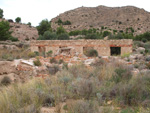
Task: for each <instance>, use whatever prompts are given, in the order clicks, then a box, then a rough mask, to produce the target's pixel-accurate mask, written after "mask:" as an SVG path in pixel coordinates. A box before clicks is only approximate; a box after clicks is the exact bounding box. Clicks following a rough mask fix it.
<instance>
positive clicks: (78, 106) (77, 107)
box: [67, 100, 99, 113]
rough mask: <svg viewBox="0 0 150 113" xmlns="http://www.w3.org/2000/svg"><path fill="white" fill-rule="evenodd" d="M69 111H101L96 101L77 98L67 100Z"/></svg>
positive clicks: (91, 112) (73, 112) (86, 112)
mask: <svg viewBox="0 0 150 113" xmlns="http://www.w3.org/2000/svg"><path fill="white" fill-rule="evenodd" d="M67 109H68V112H69V113H99V110H98V103H97V102H96V101H86V100H77V101H75V100H74V101H71V102H67Z"/></svg>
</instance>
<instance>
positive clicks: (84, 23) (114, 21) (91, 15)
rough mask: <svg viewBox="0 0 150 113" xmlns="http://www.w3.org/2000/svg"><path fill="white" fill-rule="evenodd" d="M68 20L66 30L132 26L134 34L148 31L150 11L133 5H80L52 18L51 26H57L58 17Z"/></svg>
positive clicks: (118, 28) (120, 28)
mask: <svg viewBox="0 0 150 113" xmlns="http://www.w3.org/2000/svg"><path fill="white" fill-rule="evenodd" d="M59 18H60V19H61V20H62V21H67V20H68V21H70V22H71V25H64V28H65V29H66V30H67V31H73V30H82V29H89V28H98V29H101V26H104V27H105V28H107V29H113V30H118V31H120V30H123V31H126V28H129V27H132V28H133V29H134V31H135V32H134V34H141V33H144V32H146V31H150V27H149V26H150V13H149V12H147V11H145V10H144V9H140V8H137V7H133V6H125V7H106V6H98V7H80V8H77V9H74V10H70V11H67V12H65V13H62V14H60V15H59V16H57V17H55V18H53V19H52V28H53V29H56V28H57V27H58V23H57V21H58V19H59Z"/></svg>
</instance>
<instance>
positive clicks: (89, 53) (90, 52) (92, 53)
mask: <svg viewBox="0 0 150 113" xmlns="http://www.w3.org/2000/svg"><path fill="white" fill-rule="evenodd" d="M85 55H86V56H88V57H97V56H98V52H97V51H96V50H95V49H90V50H87V51H85Z"/></svg>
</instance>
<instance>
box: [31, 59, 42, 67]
mask: <svg viewBox="0 0 150 113" xmlns="http://www.w3.org/2000/svg"><path fill="white" fill-rule="evenodd" d="M33 63H34V65H35V66H41V65H42V63H41V62H40V60H39V59H38V58H37V59H36V60H35V61H33Z"/></svg>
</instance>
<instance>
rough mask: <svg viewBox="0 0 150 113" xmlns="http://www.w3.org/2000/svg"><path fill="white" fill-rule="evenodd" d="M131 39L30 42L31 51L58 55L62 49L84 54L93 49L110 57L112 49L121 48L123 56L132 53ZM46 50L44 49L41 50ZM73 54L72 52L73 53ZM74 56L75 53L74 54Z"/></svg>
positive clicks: (101, 54) (100, 54)
mask: <svg viewBox="0 0 150 113" xmlns="http://www.w3.org/2000/svg"><path fill="white" fill-rule="evenodd" d="M132 44H133V41H132V40H131V39H121V40H83V39H82V40H33V41H31V42H30V46H31V51H33V52H34V51H38V52H41V50H44V51H45V52H48V51H50V50H52V51H53V54H54V55H56V54H57V53H58V52H59V49H60V48H67V47H69V48H72V50H73V51H74V52H75V53H79V54H83V48H84V47H92V48H94V49H96V50H97V52H98V55H99V56H110V55H111V49H110V47H120V48H121V53H120V54H121V55H123V54H126V53H132ZM41 48H44V49H41ZM71 53H72V52H71ZM72 54H73V53H72Z"/></svg>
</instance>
